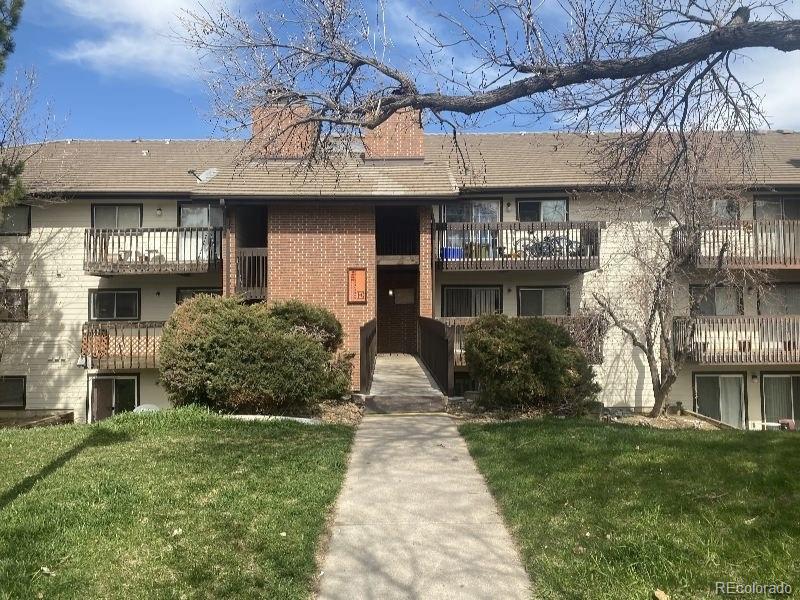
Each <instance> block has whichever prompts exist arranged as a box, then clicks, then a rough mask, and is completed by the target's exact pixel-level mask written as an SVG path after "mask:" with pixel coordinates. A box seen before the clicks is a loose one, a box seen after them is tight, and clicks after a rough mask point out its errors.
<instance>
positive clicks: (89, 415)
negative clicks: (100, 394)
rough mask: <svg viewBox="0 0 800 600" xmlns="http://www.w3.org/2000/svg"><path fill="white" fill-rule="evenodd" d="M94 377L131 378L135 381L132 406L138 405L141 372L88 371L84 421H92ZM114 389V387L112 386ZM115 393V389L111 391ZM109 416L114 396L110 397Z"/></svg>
mask: <svg viewBox="0 0 800 600" xmlns="http://www.w3.org/2000/svg"><path fill="white" fill-rule="evenodd" d="M95 379H133V380H134V381H135V382H136V398H135V399H134V404H133V405H134V407H136V406H139V405H140V404H141V403H142V401H141V388H142V386H141V374H140V373H90V374H88V375H87V377H86V422H87V423H93V422H94V411H93V410H92V408H93V406H92V390H93V383H92V382H93V381H94V380H95ZM112 389H114V388H112ZM113 394H116V391H114V392H113ZM111 416H112V417H113V416H114V397H113V396H112V398H111Z"/></svg>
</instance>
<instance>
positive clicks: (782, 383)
mask: <svg viewBox="0 0 800 600" xmlns="http://www.w3.org/2000/svg"><path fill="white" fill-rule="evenodd" d="M761 398H762V406H763V409H764V421H765V422H766V423H773V424H775V426H777V424H778V423H779V422H780V421H781V419H792V420H795V421H797V420H800V374H798V375H792V374H788V373H787V374H774V375H772V374H770V375H762V377H761Z"/></svg>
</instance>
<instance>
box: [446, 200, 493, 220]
mask: <svg viewBox="0 0 800 600" xmlns="http://www.w3.org/2000/svg"><path fill="white" fill-rule="evenodd" d="M442 219H443V220H444V222H445V223H498V222H500V221H501V220H502V217H501V211H500V201H499V200H475V201H473V202H459V203H458V204H445V205H444V207H443V211H442Z"/></svg>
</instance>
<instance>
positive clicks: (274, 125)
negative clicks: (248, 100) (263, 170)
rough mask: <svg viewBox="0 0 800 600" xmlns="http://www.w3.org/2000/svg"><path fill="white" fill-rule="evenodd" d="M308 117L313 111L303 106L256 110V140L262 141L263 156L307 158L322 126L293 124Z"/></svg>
mask: <svg viewBox="0 0 800 600" xmlns="http://www.w3.org/2000/svg"><path fill="white" fill-rule="evenodd" d="M309 114H311V109H310V108H309V107H308V106H305V105H302V104H299V105H291V106H290V105H287V104H275V105H270V106H259V107H256V108H254V109H253V130H252V131H253V139H254V140H256V139H258V138H263V140H264V149H263V152H264V156H265V157H267V158H286V159H292V158H294V159H297V158H306V157H308V155H309V153H310V152H311V147H312V144H313V143H314V137H315V136H316V133H317V131H318V129H319V123H303V124H301V125H296V126H291V125H292V124H293V123H295V122H297V121H298V120H300V119H302V118H303V117H305V116H307V115H309ZM287 128H288V129H287ZM284 129H286V131H284Z"/></svg>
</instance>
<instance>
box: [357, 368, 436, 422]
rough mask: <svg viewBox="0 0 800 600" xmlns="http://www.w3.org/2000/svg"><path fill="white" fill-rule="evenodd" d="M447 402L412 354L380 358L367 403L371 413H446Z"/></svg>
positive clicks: (368, 410)
mask: <svg viewBox="0 0 800 600" xmlns="http://www.w3.org/2000/svg"><path fill="white" fill-rule="evenodd" d="M446 406H447V399H446V397H445V395H444V394H442V392H441V390H439V387H438V386H437V385H436V382H435V381H434V379H433V377H431V374H430V373H429V372H428V370H427V369H426V368H425V366H424V365H423V364H422V363H421V362H420V360H419V358H417V357H416V356H414V355H413V354H378V356H377V358H376V359H375V371H374V373H373V376H372V387H371V388H370V393H369V395H368V396H367V398H366V400H365V410H366V412H368V413H384V414H385V413H410V412H443V411H444V410H445V408H446Z"/></svg>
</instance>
